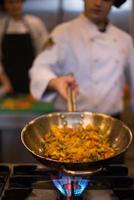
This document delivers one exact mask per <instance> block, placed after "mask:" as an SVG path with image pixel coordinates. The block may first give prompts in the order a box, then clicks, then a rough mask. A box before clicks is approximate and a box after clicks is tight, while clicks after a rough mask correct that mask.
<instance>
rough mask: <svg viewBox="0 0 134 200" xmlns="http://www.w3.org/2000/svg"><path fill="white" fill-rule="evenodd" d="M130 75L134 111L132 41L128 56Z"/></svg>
mask: <svg viewBox="0 0 134 200" xmlns="http://www.w3.org/2000/svg"><path fill="white" fill-rule="evenodd" d="M128 76H129V81H130V93H131V108H132V110H133V111H134V44H133V41H132V40H131V41H130V48H129V56H128Z"/></svg>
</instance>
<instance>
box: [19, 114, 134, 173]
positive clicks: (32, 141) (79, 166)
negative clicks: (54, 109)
mask: <svg viewBox="0 0 134 200" xmlns="http://www.w3.org/2000/svg"><path fill="white" fill-rule="evenodd" d="M78 123H81V124H84V125H86V124H88V123H91V124H93V125H94V126H99V127H100V129H101V130H102V131H104V132H105V134H106V135H107V136H108V138H109V142H110V143H111V144H112V145H114V146H115V147H118V152H117V154H116V155H114V156H113V157H110V158H108V159H104V160H98V161H95V162H60V161H57V160H53V159H50V158H47V157H45V156H44V154H43V146H44V144H45V141H44V139H43V137H44V134H45V132H48V131H49V130H50V127H51V125H52V124H56V125H57V126H61V125H63V126H64V125H67V124H69V125H71V126H72V127H75V126H76V125H77V124H78ZM21 140H22V143H23V144H24V146H25V147H26V149H27V150H28V151H29V152H31V153H32V155H33V156H34V157H35V158H36V159H37V160H38V161H40V162H41V163H42V164H44V165H46V166H48V167H51V168H56V169H58V170H63V171H64V172H66V173H68V174H71V175H76V174H77V175H79V174H83V175H84V174H92V173H96V172H99V171H100V170H102V168H104V167H105V166H107V165H108V164H112V163H114V161H116V159H117V158H119V157H120V156H121V155H122V154H124V152H126V150H127V149H128V147H129V146H130V144H131V142H132V133H131V131H130V129H129V128H128V127H127V126H126V125H125V124H124V123H123V122H121V121H120V120H117V119H114V118H112V117H110V116H109V115H105V114H101V113H91V112H63V113H51V114H46V115H42V116H40V117H38V118H35V119H34V120H32V121H31V122H29V123H28V124H27V125H26V126H25V127H24V128H23V130H22V132H21Z"/></svg>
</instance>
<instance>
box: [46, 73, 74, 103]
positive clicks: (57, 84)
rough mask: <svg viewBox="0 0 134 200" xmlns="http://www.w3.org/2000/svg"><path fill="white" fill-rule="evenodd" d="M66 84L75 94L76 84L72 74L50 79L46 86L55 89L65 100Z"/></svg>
mask: <svg viewBox="0 0 134 200" xmlns="http://www.w3.org/2000/svg"><path fill="white" fill-rule="evenodd" d="M68 86H71V88H72V90H74V92H75V94H77V93H78V84H77V82H76V79H75V77H74V76H72V75H65V76H60V77H58V78H54V79H51V80H50V81H49V83H48V87H49V88H50V89H54V90H56V91H57V92H58V93H59V94H60V95H61V96H62V97H63V98H64V99H65V100H67V88H68Z"/></svg>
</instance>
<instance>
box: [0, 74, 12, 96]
mask: <svg viewBox="0 0 134 200" xmlns="http://www.w3.org/2000/svg"><path fill="white" fill-rule="evenodd" d="M0 83H1V93H2V92H3V94H4V93H8V94H11V93H12V92H13V88H12V85H11V82H10V80H9V78H8V77H7V75H6V74H5V72H4V71H2V72H1V73H0Z"/></svg>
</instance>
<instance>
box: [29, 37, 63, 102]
mask: <svg viewBox="0 0 134 200" xmlns="http://www.w3.org/2000/svg"><path fill="white" fill-rule="evenodd" d="M63 40H64V39H62V38H60V37H59V36H58V34H57V33H53V34H52V35H51V43H50V42H48V44H47V45H46V47H45V49H44V51H43V52H42V53H40V54H39V55H38V56H37V58H36V59H35V61H34V63H33V66H32V68H31V69H30V71H29V75H30V91H31V94H32V96H33V97H35V98H36V99H38V100H39V99H40V100H41V99H42V100H44V101H52V100H53V99H54V97H55V95H56V93H55V92H52V93H49V95H47V93H46V89H47V86H48V82H49V81H50V80H51V79H53V78H55V77H57V76H60V75H61V73H62V66H63V63H64V58H65V56H64V55H65V54H66V53H65V48H64V43H65V41H64V42H63Z"/></svg>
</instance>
